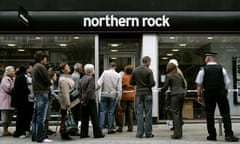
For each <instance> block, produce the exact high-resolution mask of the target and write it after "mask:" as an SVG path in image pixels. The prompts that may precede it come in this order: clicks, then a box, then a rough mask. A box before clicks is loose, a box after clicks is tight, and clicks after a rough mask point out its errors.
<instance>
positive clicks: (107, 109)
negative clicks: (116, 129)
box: [99, 97, 116, 131]
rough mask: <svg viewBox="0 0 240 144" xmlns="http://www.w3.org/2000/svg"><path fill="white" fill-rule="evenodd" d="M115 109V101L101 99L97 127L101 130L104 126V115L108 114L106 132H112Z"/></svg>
mask: <svg viewBox="0 0 240 144" xmlns="http://www.w3.org/2000/svg"><path fill="white" fill-rule="evenodd" d="M115 108H116V99H115V98H108V97H102V98H101V104H100V122H99V127H100V129H101V130H102V129H103V128H104V124H105V117H106V113H107V114H108V115H107V116H108V131H112V130H113V122H114V112H115Z"/></svg>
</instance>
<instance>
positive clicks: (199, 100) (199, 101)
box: [198, 96, 203, 104]
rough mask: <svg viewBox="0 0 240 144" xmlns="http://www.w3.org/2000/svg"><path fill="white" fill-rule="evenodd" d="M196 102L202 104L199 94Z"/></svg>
mask: <svg viewBox="0 0 240 144" xmlns="http://www.w3.org/2000/svg"><path fill="white" fill-rule="evenodd" d="M198 103H199V104H202V103H203V101H202V97H201V96H198Z"/></svg>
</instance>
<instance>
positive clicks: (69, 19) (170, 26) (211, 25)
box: [0, 11, 240, 33]
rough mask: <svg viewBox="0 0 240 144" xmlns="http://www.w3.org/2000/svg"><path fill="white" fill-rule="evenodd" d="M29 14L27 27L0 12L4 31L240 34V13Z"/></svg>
mask: <svg viewBox="0 0 240 144" xmlns="http://www.w3.org/2000/svg"><path fill="white" fill-rule="evenodd" d="M28 14H29V17H30V18H31V22H30V23H29V25H28V26H27V27H26V26H23V25H21V24H20V23H19V22H18V21H17V12H13V11H11V12H7V11H5V12H0V20H1V21H0V32H1V33H16V32H17V33H35V32H38V33H109V32H134V33H143V32H144V33H146V32H150V33H152V32H161V33H171V32H174V33H177V32H179V33H182V32H197V33H198V32H205V33H207V32H211V33H212V32H216V33H219V32H225V33H226V32H230V33H239V32H240V11H239V12H238V11H229V12H226V11H216V12H213V11H204V12H202V11H171V12H169V11H166V12H150V11H149V12H138V11H136V12H133V11H131V12H130V11H129V12H127V11H124V12H116V11H109V12H99V11H95V12H87V11H85V12H82V11H81V12H80V11H29V12H28Z"/></svg>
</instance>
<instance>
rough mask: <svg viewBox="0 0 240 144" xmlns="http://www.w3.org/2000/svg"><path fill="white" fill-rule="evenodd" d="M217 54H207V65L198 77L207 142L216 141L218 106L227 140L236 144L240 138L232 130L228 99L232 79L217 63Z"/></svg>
mask: <svg viewBox="0 0 240 144" xmlns="http://www.w3.org/2000/svg"><path fill="white" fill-rule="evenodd" d="M216 55H217V53H213V52H206V53H205V63H206V65H205V66H203V67H201V69H200V71H199V72H198V75H197V77H196V80H195V82H196V84H197V95H198V101H199V103H202V100H203V97H204V103H205V109H206V115H207V130H208V134H209V135H208V136H207V140H210V141H216V140H217V133H216V128H215V121H214V112H215V109H216V104H218V107H219V111H220V114H221V116H222V118H223V123H224V129H225V131H224V132H225V140H226V141H228V142H236V141H238V140H239V138H237V137H235V136H234V134H233V130H232V122H231V116H230V107H229V103H228V98H227V89H228V85H229V83H230V79H229V77H228V74H227V72H226V70H225V69H224V68H223V67H222V66H221V65H220V64H218V63H217V62H216Z"/></svg>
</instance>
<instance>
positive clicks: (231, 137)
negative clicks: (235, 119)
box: [225, 136, 239, 142]
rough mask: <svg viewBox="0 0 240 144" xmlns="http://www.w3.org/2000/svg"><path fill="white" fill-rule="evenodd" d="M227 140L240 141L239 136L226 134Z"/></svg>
mask: <svg viewBox="0 0 240 144" xmlns="http://www.w3.org/2000/svg"><path fill="white" fill-rule="evenodd" d="M225 141H228V142H237V141H239V138H238V137H235V136H226V137H225Z"/></svg>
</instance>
